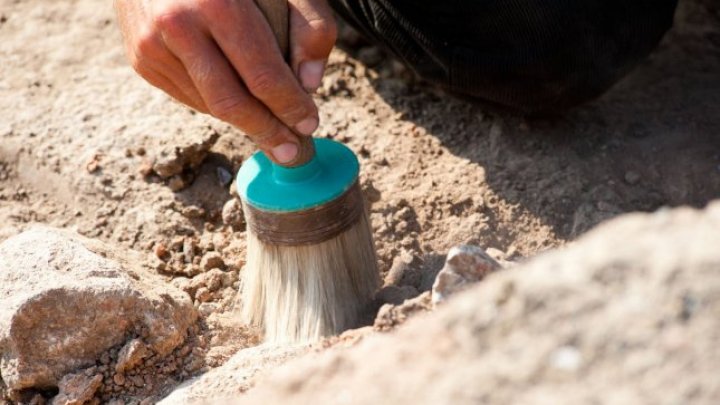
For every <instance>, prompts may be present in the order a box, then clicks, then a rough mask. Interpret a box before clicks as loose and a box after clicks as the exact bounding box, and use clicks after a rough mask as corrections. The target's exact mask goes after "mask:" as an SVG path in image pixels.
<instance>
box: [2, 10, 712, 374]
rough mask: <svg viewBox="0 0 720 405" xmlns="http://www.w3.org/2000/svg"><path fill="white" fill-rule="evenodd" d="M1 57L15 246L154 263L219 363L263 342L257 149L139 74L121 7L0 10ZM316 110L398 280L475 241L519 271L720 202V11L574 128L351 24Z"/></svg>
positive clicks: (678, 35)
mask: <svg viewBox="0 0 720 405" xmlns="http://www.w3.org/2000/svg"><path fill="white" fill-rule="evenodd" d="M0 60H2V64H0V224H1V225H0V241H2V240H4V239H6V238H7V237H9V236H11V235H14V234H16V233H18V232H20V231H21V230H23V229H26V228H27V227H28V226H29V225H30V224H32V223H37V222H40V223H45V224H50V225H53V226H58V227H63V228H69V229H74V230H77V231H78V232H80V233H81V234H84V235H86V236H88V237H92V238H98V239H100V240H103V241H106V242H110V243H113V244H118V245H121V246H124V247H127V248H130V249H134V250H136V251H139V252H143V253H145V254H146V256H147V260H148V263H149V264H151V265H152V266H154V267H155V268H156V269H157V271H158V272H160V273H161V274H164V275H166V280H167V282H169V283H173V284H175V285H177V286H179V287H181V288H183V289H184V290H185V291H187V292H188V293H189V294H190V295H191V296H192V297H194V299H195V304H196V306H198V308H199V309H200V313H201V314H202V316H203V320H202V328H201V329H202V330H201V331H199V332H198V334H199V335H202V339H206V340H207V341H208V345H209V350H208V353H207V358H206V359H205V361H206V363H207V364H208V365H209V366H210V367H213V366H216V365H219V364H222V363H223V362H224V361H225V360H226V359H227V358H229V357H230V355H231V354H233V353H235V352H236V351H237V350H238V349H239V348H242V347H248V346H252V345H255V344H257V339H256V338H255V337H254V336H252V333H250V332H249V331H243V332H242V333H236V332H235V331H236V329H234V327H229V326H228V325H232V321H231V320H228V319H230V318H231V317H230V315H229V314H230V313H231V311H230V309H231V307H232V303H233V302H234V294H235V290H236V288H237V274H238V272H239V271H240V270H241V268H242V265H243V263H244V262H243V261H244V257H245V241H244V238H245V231H244V226H243V224H242V220H241V218H238V213H237V212H233V209H234V210H237V206H236V205H235V206H234V208H233V206H231V205H229V206H228V207H226V210H225V211H226V212H223V207H224V206H225V204H226V202H227V201H229V200H231V199H232V198H233V197H232V195H231V187H230V183H229V182H230V180H229V178H228V176H232V175H233V174H234V173H235V171H236V170H237V168H238V166H239V164H240V163H241V162H242V160H243V159H244V158H246V157H247V156H249V155H250V154H251V153H252V152H253V151H254V148H253V146H252V144H251V143H250V142H249V141H248V140H246V139H245V138H244V137H243V136H242V134H240V133H239V132H238V131H236V130H235V129H233V128H231V127H230V126H228V125H226V124H223V123H221V122H219V121H217V120H215V119H212V118H210V117H207V116H202V115H200V114H196V113H194V112H193V111H190V110H188V109H186V108H184V107H183V106H180V105H178V104H176V103H173V102H171V101H170V100H169V99H168V97H166V96H165V95H164V94H163V93H161V92H160V91H159V90H156V89H154V88H152V87H150V86H149V85H148V84H146V83H145V82H143V81H142V80H141V79H140V78H139V77H137V76H136V75H135V73H134V72H133V71H132V69H131V68H130V67H129V66H128V64H127V63H126V61H125V59H124V56H123V52H122V49H121V45H120V35H119V33H118V30H117V27H116V26H115V22H114V15H113V12H112V6H111V2H107V1H99V0H57V1H52V2H47V1H43V0H0ZM316 100H317V102H318V105H319V108H320V114H321V126H320V129H319V130H318V132H317V136H323V137H331V138H333V139H336V140H339V141H342V142H344V143H346V144H347V145H348V146H350V147H351V148H352V149H353V150H354V151H355V152H356V153H357V154H358V156H359V158H360V161H361V165H362V175H361V183H362V187H363V190H364V192H365V195H366V197H367V199H368V200H369V202H370V204H371V220H372V224H373V229H374V232H375V237H376V244H377V249H378V254H379V258H380V268H381V270H382V272H383V273H384V275H386V274H387V273H388V272H389V271H390V270H391V268H397V267H398V266H403V265H408V264H412V266H415V267H418V268H419V267H423V266H425V267H432V268H435V269H437V270H439V268H440V267H442V260H443V257H444V254H445V253H446V252H447V250H448V249H449V248H450V247H452V246H454V245H457V244H461V243H471V244H476V245H479V246H482V247H484V248H486V249H487V248H492V249H494V250H495V252H497V256H498V257H496V258H498V259H511V260H520V259H522V258H525V257H530V256H533V255H535V254H537V253H538V252H540V251H543V250H546V249H550V248H554V247H558V246H562V245H564V244H566V243H567V242H568V241H571V240H573V239H575V238H576V237H577V236H578V235H580V234H581V233H583V232H584V231H586V230H588V229H589V228H590V227H592V226H593V225H595V224H597V223H599V222H601V221H603V220H605V219H608V218H610V217H613V216H616V215H618V214H620V213H624V212H631V211H652V210H655V209H657V208H659V207H662V206H677V205H685V204H689V205H692V206H698V207H700V206H704V205H705V204H706V203H707V202H708V201H710V200H712V199H713V198H718V197H720V9H719V8H718V6H717V5H715V4H714V3H713V1H712V0H694V1H691V0H687V1H681V4H680V8H679V10H678V12H677V15H676V25H675V27H674V28H673V30H672V31H671V32H670V33H669V34H668V35H667V36H666V37H665V39H664V40H663V42H662V43H661V45H660V46H659V48H658V49H657V51H656V52H655V53H654V54H653V55H652V56H651V57H650V58H649V59H648V60H646V61H644V62H643V63H642V64H641V65H640V66H639V67H638V68H637V69H635V70H634V71H633V72H631V74H630V75H629V76H628V77H627V78H625V79H624V80H623V81H621V82H620V83H618V84H617V85H616V86H615V87H614V88H613V89H611V91H609V92H608V93H607V94H605V95H604V96H603V97H602V98H600V99H599V100H596V101H594V102H592V103H589V104H587V105H585V106H582V107H579V108H577V109H575V110H573V111H570V112H568V113H567V114H566V115H564V116H562V117H553V118H542V119H538V118H533V119H528V118H523V117H519V116H516V115H512V114H510V113H506V112H498V111H492V110H489V109H487V108H485V107H483V106H478V105H474V104H470V103H468V102H466V101H462V100H458V99H456V98H454V97H452V96H448V95H446V94H444V93H442V92H440V91H436V90H434V89H432V88H431V87H430V86H428V85H427V84H425V83H423V82H421V81H418V80H417V79H415V78H414V77H413V75H412V74H411V73H410V72H408V71H407V70H405V69H404V68H403V67H402V65H400V64H399V63H398V62H396V61H394V60H393V59H392V58H389V57H387V55H386V54H384V53H383V51H381V50H379V49H377V48H374V47H372V46H370V45H368V44H364V43H363V42H362V41H360V40H358V39H357V38H356V37H355V36H354V35H352V34H349V33H346V34H345V35H344V36H343V42H342V43H341V46H340V48H339V49H337V50H335V51H334V52H333V54H332V56H331V60H330V64H329V68H328V73H327V75H326V78H325V79H324V83H323V86H322V88H321V89H320V91H319V92H318V95H317V97H316ZM206 147H210V148H209V150H205V149H206ZM198 153H199V154H201V155H202V156H198V155H197V154H198ZM198 159H199V160H198ZM158 163H160V165H158ZM223 218H226V220H225V222H224V221H223ZM228 218H232V221H230V220H229V219H228ZM230 222H232V226H231V224H230ZM213 269H219V271H221V272H222V273H218V272H214V273H213V274H215V275H214V276H212V275H208V274H210V273H211V270H213ZM220 279H221V280H220ZM218 280H220V281H218ZM431 281H432V280H431ZM429 287H430V285H428V284H427V282H424V283H423V282H419V283H418V284H417V285H415V287H413V288H415V289H416V291H417V293H420V292H422V291H424V290H427V289H429ZM411 295H412V294H411Z"/></svg>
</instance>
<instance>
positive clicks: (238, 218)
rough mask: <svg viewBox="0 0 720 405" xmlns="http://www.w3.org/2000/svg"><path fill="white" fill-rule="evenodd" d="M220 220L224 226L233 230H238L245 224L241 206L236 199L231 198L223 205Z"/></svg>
mask: <svg viewBox="0 0 720 405" xmlns="http://www.w3.org/2000/svg"><path fill="white" fill-rule="evenodd" d="M222 220H223V223H224V224H225V225H228V226H231V227H233V228H235V229H239V228H241V227H242V226H243V225H244V224H245V216H244V214H243V210H242V206H241V204H240V201H238V199H237V198H231V199H229V200H228V201H227V202H226V203H225V205H223V209H222Z"/></svg>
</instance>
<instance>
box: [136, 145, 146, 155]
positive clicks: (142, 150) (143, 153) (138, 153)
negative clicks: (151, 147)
mask: <svg viewBox="0 0 720 405" xmlns="http://www.w3.org/2000/svg"><path fill="white" fill-rule="evenodd" d="M145 153H147V152H146V151H145V148H143V147H142V146H141V147H139V148H137V149H135V154H136V155H138V156H145Z"/></svg>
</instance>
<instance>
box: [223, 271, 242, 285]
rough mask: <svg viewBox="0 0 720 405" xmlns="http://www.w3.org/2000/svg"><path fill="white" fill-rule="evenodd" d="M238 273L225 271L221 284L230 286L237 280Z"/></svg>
mask: <svg viewBox="0 0 720 405" xmlns="http://www.w3.org/2000/svg"><path fill="white" fill-rule="evenodd" d="M238 278H239V275H238V273H237V272H235V271H226V272H223V274H222V286H223V287H232V285H233V283H235V282H236V281H238Z"/></svg>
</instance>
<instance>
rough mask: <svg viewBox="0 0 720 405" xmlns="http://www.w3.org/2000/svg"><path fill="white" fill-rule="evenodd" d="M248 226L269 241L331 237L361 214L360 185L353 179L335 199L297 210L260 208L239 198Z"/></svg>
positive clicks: (304, 241) (312, 241) (300, 242)
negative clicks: (347, 188)
mask: <svg viewBox="0 0 720 405" xmlns="http://www.w3.org/2000/svg"><path fill="white" fill-rule="evenodd" d="M243 209H244V211H245V218H246V221H247V224H248V227H249V228H250V230H251V231H252V232H254V233H255V235H256V236H257V238H258V239H260V240H261V241H263V242H266V243H270V244H273V245H294V246H296V245H310V244H315V243H320V242H324V241H326V240H328V239H331V238H334V237H335V236H337V235H339V234H340V233H342V232H344V231H346V230H347V229H348V228H350V227H351V226H353V225H354V224H355V223H356V222H357V221H358V219H359V218H360V216H361V215H362V214H363V209H364V205H363V199H362V192H361V191H360V185H359V184H358V183H357V182H355V184H353V186H352V187H350V189H349V190H348V191H346V192H345V194H343V195H342V196H340V197H338V198H336V199H335V200H333V201H331V202H329V203H327V204H324V205H321V206H319V207H315V208H311V209H309V210H305V211H298V212H277V211H263V210H260V209H258V208H255V207H253V206H252V205H250V204H246V203H245V202H243Z"/></svg>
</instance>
